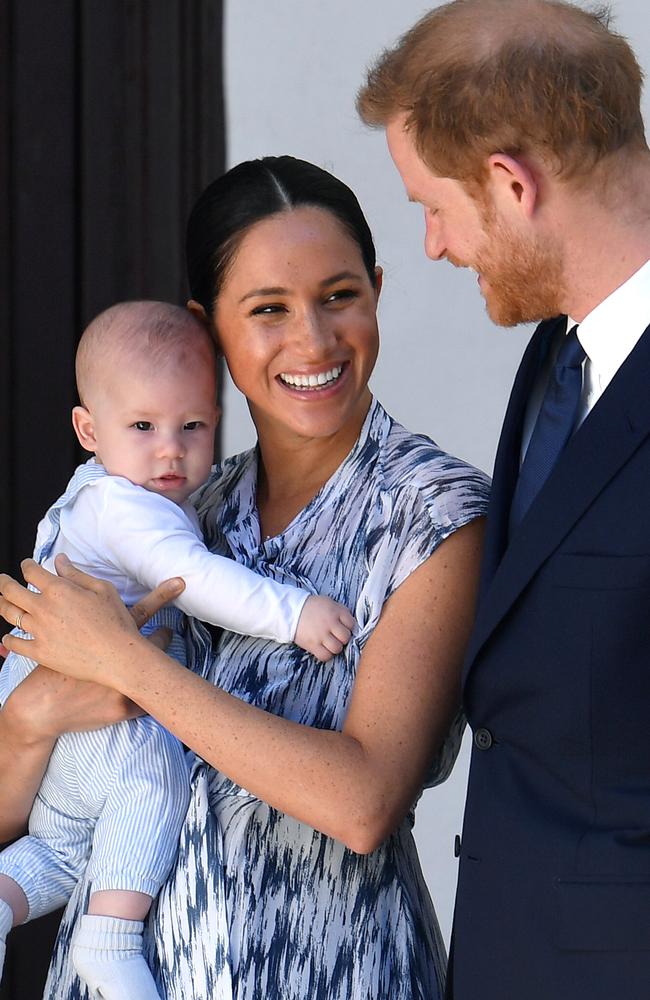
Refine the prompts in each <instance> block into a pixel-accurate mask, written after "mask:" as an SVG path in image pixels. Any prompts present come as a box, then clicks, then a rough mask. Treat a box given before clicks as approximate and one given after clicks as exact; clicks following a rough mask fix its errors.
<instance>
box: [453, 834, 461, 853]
mask: <svg viewBox="0 0 650 1000" xmlns="http://www.w3.org/2000/svg"><path fill="white" fill-rule="evenodd" d="M454 857H455V858H459V857H460V837H459V836H458V834H456V836H455V837H454Z"/></svg>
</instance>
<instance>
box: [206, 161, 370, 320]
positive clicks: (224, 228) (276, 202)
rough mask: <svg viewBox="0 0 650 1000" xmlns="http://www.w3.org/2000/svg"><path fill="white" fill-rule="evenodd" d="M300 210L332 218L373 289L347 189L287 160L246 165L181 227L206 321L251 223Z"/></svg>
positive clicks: (365, 236) (363, 234) (358, 215)
mask: <svg viewBox="0 0 650 1000" xmlns="http://www.w3.org/2000/svg"><path fill="white" fill-rule="evenodd" d="M300 205H308V206H311V207H314V208H320V209H323V211H326V212H329V213H330V214H331V215H333V216H334V217H335V218H336V219H337V220H338V221H339V222H340V224H341V225H342V226H343V228H344V229H345V230H346V231H347V232H348V233H349V234H350V236H351V237H352V239H353V240H354V241H355V243H357V245H358V247H359V250H360V251H361V256H362V258H363V262H364V265H365V267H366V270H367V272H368V276H369V278H370V280H371V282H372V284H373V286H374V284H375V282H376V276H375V261H376V257H375V245H374V243H373V239H372V234H371V232H370V229H369V227H368V223H367V222H366V220H365V217H364V214H363V212H362V211H361V207H360V205H359V202H358V201H357V199H356V197H355V195H354V194H353V193H352V191H351V190H350V188H349V187H348V186H347V185H346V184H344V183H343V181H340V180H338V178H336V177H334V176H332V174H330V173H328V172H327V171H326V170H322V169H321V168H320V167H317V166H315V165H314V164H313V163H307V161H306V160H297V159H296V158H295V157H293V156H265V157H263V158H262V159H259V160H247V161H246V162H244V163H240V164H238V165H237V166H236V167H233V168H232V170H229V171H228V172H227V173H225V174H224V175H223V176H222V177H219V178H217V180H216V181H213V182H212V184H210V185H208V187H207V188H206V189H205V191H204V192H203V194H202V195H200V197H199V199H198V201H197V202H196V204H195V205H194V207H193V209H192V211H191V212H190V217H189V221H188V223H187V242H186V249H187V272H188V278H189V283H190V292H191V295H192V298H193V299H196V301H197V302H199V303H200V304H201V305H202V306H203V308H204V309H205V311H206V313H207V314H208V315H211V314H212V310H213V306H214V301H215V299H216V297H217V295H218V294H219V292H220V290H221V288H222V286H223V283H224V280H225V278H226V275H227V273H228V269H229V267H230V265H231V264H232V262H233V259H234V257H235V254H236V252H237V249H238V247H239V245H240V243H241V241H242V240H243V238H244V236H245V235H246V233H247V232H248V230H249V229H250V228H251V226H254V225H255V224H256V223H257V222H260V221H261V220H262V219H265V218H268V216H271V215H275V214H276V213H278V212H286V211H288V210H290V209H292V208H297V207H298V206H300Z"/></svg>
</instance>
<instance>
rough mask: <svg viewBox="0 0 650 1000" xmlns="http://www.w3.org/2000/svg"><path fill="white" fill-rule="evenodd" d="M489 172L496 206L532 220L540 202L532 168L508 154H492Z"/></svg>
mask: <svg viewBox="0 0 650 1000" xmlns="http://www.w3.org/2000/svg"><path fill="white" fill-rule="evenodd" d="M488 172H489V183H490V187H491V189H492V196H493V199H494V202H495V204H498V205H499V206H500V208H501V209H502V210H503V209H505V210H508V209H510V210H511V211H512V209H515V210H518V211H520V212H523V213H524V215H525V216H526V218H528V219H531V218H532V217H533V215H534V213H535V210H536V209H537V207H538V202H539V182H538V179H537V176H536V174H535V173H534V171H533V170H532V169H531V167H530V166H529V165H528V164H527V163H526V162H525V161H524V160H521V159H518V158H517V157H515V156H508V154H507V153H492V155H491V156H490V157H489V158H488Z"/></svg>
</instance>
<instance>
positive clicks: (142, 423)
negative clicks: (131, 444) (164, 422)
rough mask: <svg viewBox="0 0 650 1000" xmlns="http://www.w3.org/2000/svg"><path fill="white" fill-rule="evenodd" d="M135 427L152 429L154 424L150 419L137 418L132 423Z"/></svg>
mask: <svg viewBox="0 0 650 1000" xmlns="http://www.w3.org/2000/svg"><path fill="white" fill-rule="evenodd" d="M131 426H132V427H135V429H136V431H152V430H153V424H152V423H151V421H150V420H136V422H135V423H134V424H132V425H131Z"/></svg>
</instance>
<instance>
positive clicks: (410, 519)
mask: <svg viewBox="0 0 650 1000" xmlns="http://www.w3.org/2000/svg"><path fill="white" fill-rule="evenodd" d="M188 247H189V249H188V257H189V261H190V266H189V269H190V284H191V288H192V294H193V299H192V301H191V303H190V308H191V309H192V310H193V312H194V313H195V314H196V315H199V316H200V317H201V318H202V319H203V320H204V321H205V322H206V323H207V324H208V325H209V328H210V329H211V330H212V332H213V334H214V336H215V338H216V341H217V343H218V346H219V348H220V350H221V351H222V352H223V354H224V356H225V360H226V362H227V364H228V367H229V369H230V371H231V374H232V376H233V379H234V381H235V383H236V385H237V386H238V387H239V389H240V390H241V391H242V392H243V393H244V394H245V396H246V398H247V401H248V405H249V407H250V410H251V413H252V415H253V419H254V421H255V425H256V429H257V433H258V444H257V447H256V448H254V449H252V450H251V451H249V452H245V453H244V454H242V455H237V456H235V457H234V458H232V459H229V460H227V461H225V462H224V463H223V464H222V465H221V466H220V467H218V468H217V469H216V470H215V471H214V473H213V475H212V477H211V479H210V480H209V482H208V483H207V485H206V486H205V487H204V488H203V489H202V491H200V494H199V496H198V497H197V498H196V502H197V510H198V514H199V517H200V519H201V523H202V527H203V530H204V534H205V539H206V542H207V544H208V545H209V547H210V548H211V549H212V551H213V552H216V553H219V554H222V555H226V556H229V557H230V558H232V559H235V560H236V561H237V562H238V563H241V564H243V565H244V566H247V567H248V568H251V569H254V570H255V571H256V572H257V573H259V574H261V575H262V576H265V577H268V578H271V579H274V580H276V581H279V582H283V583H285V582H286V583H289V582H292V583H294V584H299V585H300V586H302V587H304V588H306V589H308V590H310V591H313V592H320V593H323V594H328V595H329V596H331V597H333V598H335V599H336V600H338V601H339V602H340V603H342V604H343V605H345V606H346V607H348V608H349V609H350V610H351V611H352V612H353V614H354V615H355V618H356V626H355V629H354V632H353V635H352V638H351V639H350V641H349V643H348V644H347V646H346V647H345V648H344V649H343V650H342V651H341V652H340V653H339V654H338V655H336V656H334V657H333V658H332V659H331V660H330V662H329V663H328V664H327V665H325V664H322V663H318V662H316V661H315V659H313V658H312V657H310V656H308V655H305V654H304V653H303V652H302V651H301V650H299V649H297V648H296V647H287V646H282V645H280V644H279V643H276V642H272V641H269V640H263V639H259V638H253V637H250V636H243V635H238V634H235V633H234V632H228V631H224V632H222V633H220V634H219V635H218V636H217V637H216V638H214V639H211V636H210V634H209V632H208V631H207V630H206V629H205V628H204V627H203V626H202V624H201V623H200V622H197V621H190V622H189V623H188V625H187V628H186V632H185V636H186V641H187V653H188V666H189V667H190V668H191V670H186V669H184V668H183V667H181V666H180V665H179V664H178V663H176V662H175V661H173V660H171V659H170V658H169V657H167V656H166V655H165V654H164V653H162V652H160V651H159V650H158V649H156V648H154V647H152V646H151V645H150V644H148V643H147V642H146V641H145V640H144V639H143V638H142V637H141V636H139V635H138V633H137V631H136V630H135V628H134V627H133V625H132V622H131V618H130V617H129V615H128V614H127V613H126V612H125V611H124V609H123V607H122V605H121V604H120V602H119V600H117V598H116V597H115V595H113V594H112V593H111V592H110V591H109V590H107V588H106V587H105V586H104V585H99V584H97V583H96V582H95V581H93V580H92V579H91V578H89V577H87V576H84V575H83V574H80V573H78V572H77V571H75V570H71V569H69V568H66V567H65V566H63V565H59V567H58V568H59V571H60V573H61V575H62V577H63V579H56V578H54V577H51V576H49V575H48V574H47V573H45V572H44V571H43V570H41V569H40V568H39V567H35V566H31V565H27V566H26V569H25V575H26V578H27V579H28V580H29V581H30V582H32V583H33V584H34V585H35V586H36V587H37V588H38V590H39V591H40V593H39V594H38V595H35V594H33V593H29V592H27V591H25V590H22V589H21V588H19V587H18V586H17V585H16V584H15V583H11V582H8V581H7V580H6V578H5V580H4V581H0V585H1V589H2V593H3V594H4V598H3V599H1V600H0V611H1V612H2V613H3V614H4V615H6V616H9V619H10V620H12V621H15V617H16V613H17V611H19V610H20V608H21V607H23V604H22V602H26V603H27V604H28V605H29V616H28V617H29V626H30V631H31V632H32V633H33V635H34V636H35V638H34V639H33V640H32V642H31V649H30V651H31V653H32V655H34V656H38V657H39V659H40V662H41V663H44V664H46V665H47V666H49V667H51V668H52V669H54V670H56V671H61V672H64V673H69V674H71V675H72V676H73V677H76V678H79V679H85V680H89V679H92V680H95V681H97V682H99V683H101V684H105V685H107V686H109V687H112V688H115V689H117V690H119V691H120V692H122V694H124V695H126V696H127V697H128V698H130V699H132V700H133V701H135V702H136V703H137V704H139V705H141V706H142V708H143V709H144V710H145V711H146V712H149V713H150V714H152V715H153V716H155V717H156V718H157V719H158V720H159V721H160V722H161V723H162V724H163V725H164V726H166V727H167V728H168V729H170V730H171V731H172V732H173V733H174V734H175V735H176V736H178V737H179V738H180V739H181V740H182V741H183V742H184V743H185V744H186V745H187V746H189V747H190V748H191V750H192V754H191V763H192V796H191V803H190V808H189V812H188V815H187V819H186V822H185V825H184V828H183V831H182V834H181V840H180V845H179V853H178V859H177V863H176V867H175V870H174V871H173V873H172V875H171V876H170V879H169V881H168V883H167V884H166V885H165V886H164V887H163V890H162V892H161V894H160V896H159V898H158V901H157V903H156V904H155V905H154V909H153V910H152V914H151V918H150V922H149V946H150V952H149V960H150V964H151V966H152V967H153V968H154V970H155V973H156V976H157V981H158V987H159V990H160V992H161V995H162V996H163V997H165V998H166V1000H172V998H181V997H182V998H183V1000H203V998H205V997H206V996H210V997H211V998H214V1000H248V998H250V997H253V996H268V997H274V998H275V1000H311V998H312V997H317V996H322V997H327V1000H349V998H350V997H355V1000H376V998H378V997H390V998H391V1000H422V998H424V997H426V998H427V1000H439V998H440V997H441V996H442V994H443V991H444V964H445V960H444V950H443V946H442V942H441V938H440V934H439V931H438V926H437V922H436V917H435V913H434V911H433V907H432V905H431V901H430V899H429V896H428V893H427V891H426V888H425V885H424V881H423V879H422V875H421V871H420V867H419V863H418V859H417V854H416V851H415V847H414V843H413V838H412V835H411V827H412V823H413V807H414V803H415V801H416V800H417V798H418V796H419V793H420V791H421V789H422V786H423V785H424V784H425V783H432V782H436V781H439V780H442V779H443V778H444V777H445V776H446V774H447V773H448V771H449V769H450V767H451V765H452V763H453V760H454V757H455V754H456V751H457V749H458V743H459V739H460V728H461V724H460V722H459V720H458V717H457V709H458V704H459V674H460V666H461V662H462V657H463V651H464V646H465V642H466V639H467V636H468V632H469V627H470V623H471V618H472V612H473V603H474V593H475V587H476V579H477V571H478V559H479V551H480V541H481V522H480V517H481V515H482V514H483V513H484V510H485V506H486V499H487V482H486V479H485V477H484V476H483V474H482V473H480V472H478V471H477V470H475V469H473V468H471V467H470V466H468V465H466V464H465V463H464V462H462V461H460V460H458V459H456V458H453V457H452V456H450V455H447V454H445V453H444V452H442V451H440V449H439V448H438V447H437V446H436V445H435V444H434V443H433V442H432V441H430V440H429V439H428V438H425V437H422V436H419V435H414V434H411V433H409V432H408V431H406V430H405V429H404V428H403V427H401V426H400V425H399V424H397V423H396V422H395V421H394V420H393V419H392V418H391V417H390V416H389V415H388V414H387V413H386V412H385V410H384V409H383V408H382V407H381V405H380V404H379V403H378V401H377V400H375V399H373V397H372V395H371V392H370V389H369V387H368V379H369V378H370V375H371V373H372V370H373V366H374V363H375V359H376V357H377V351H378V342H379V338H378V330H377V320H376V305H377V297H378V295H379V290H380V285H381V274H380V272H379V271H378V270H377V269H376V267H375V254H374V247H373V244H372V238H371V236H370V233H369V231H368V227H367V225H366V222H365V219H364V217H363V215H362V213H361V210H360V208H359V206H358V203H357V201H356V198H355V197H354V195H353V194H352V192H351V191H350V190H349V189H348V188H346V187H345V185H343V184H342V183H341V182H340V181H338V180H336V178H334V177H332V176H331V175H330V174H327V173H326V172H325V171H322V170H320V169H319V168H317V167H314V166H313V165H311V164H308V163H305V162H303V161H300V160H294V159H292V158H290V157H281V158H277V159H276V158H270V157H269V158H266V159H264V160H260V161H254V162H251V163H245V164H242V165H240V166H239V167H237V168H235V169H234V170H232V171H230V172H229V173H228V174H226V175H225V177H223V178H221V179H219V180H218V181H216V182H215V183H214V184H212V185H211V186H210V187H209V188H208V189H207V191H206V192H205V193H204V195H203V196H202V197H201V198H200V199H199V202H198V203H197V205H196V206H195V209H194V211H193V213H192V217H191V219H190V225H189V239H188ZM161 620H164V618H163V619H161ZM8 643H9V644H10V645H11V646H12V648H14V649H16V650H18V649H19V645H20V640H19V639H16V638H15V637H10V639H9V640H8ZM17 693H18V692H17ZM27 701H28V699H27V696H25V698H24V699H23V702H22V704H21V702H20V701H18V702H17V703H14V708H13V711H14V713H15V712H17V711H18V710H19V708H21V709H22V711H23V712H25V711H26V710H27V708H28V705H27ZM10 720H11V716H10ZM48 724H49V725H50V726H51V725H52V721H51V719H49V720H48ZM66 724H67V725H68V727H69V726H70V703H69V701H68V715H67V717H66ZM34 767H35V768H36V765H34ZM2 795H3V789H2V782H1V781H0V806H1V805H2ZM87 891H88V886H87V885H81V886H80V888H79V889H78V891H77V893H76V895H75V897H74V898H73V900H72V902H71V905H70V907H69V910H68V913H67V916H66V919H65V921H64V925H63V929H62V932H61V936H60V939H59V947H58V951H57V954H56V957H55V962H54V966H53V970H52V973H51V977H50V982H49V987H48V988H49V993H48V996H50V997H52V998H57V1000H59V998H66V1000H67V998H69V997H72V996H77V993H75V990H76V989H77V983H76V980H75V978H74V975H73V974H72V972H71V970H70V967H69V962H68V951H69V944H70V941H71V938H72V935H73V933H74V928H75V924H76V919H77V915H78V912H79V911H80V910H81V909H82V908H83V905H84V899H85V895H86V893H87Z"/></svg>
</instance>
